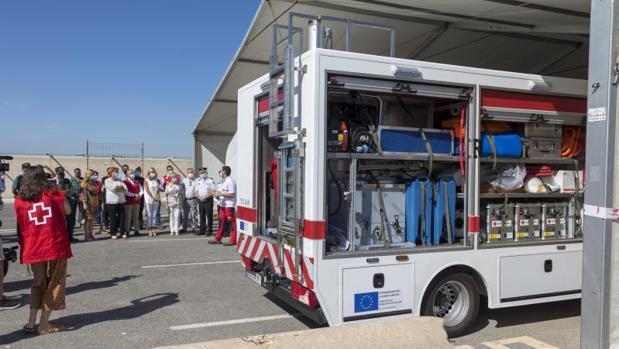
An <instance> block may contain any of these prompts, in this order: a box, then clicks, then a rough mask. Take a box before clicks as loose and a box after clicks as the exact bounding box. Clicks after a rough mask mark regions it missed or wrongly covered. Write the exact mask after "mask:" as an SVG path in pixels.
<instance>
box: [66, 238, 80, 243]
mask: <svg viewBox="0 0 619 349" xmlns="http://www.w3.org/2000/svg"><path fill="white" fill-rule="evenodd" d="M69 242H70V243H72V244H74V243H76V242H80V241H79V240H78V239H76V238H70V239H69Z"/></svg>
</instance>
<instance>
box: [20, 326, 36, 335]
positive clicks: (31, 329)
mask: <svg viewBox="0 0 619 349" xmlns="http://www.w3.org/2000/svg"><path fill="white" fill-rule="evenodd" d="M22 330H23V331H24V332H25V333H27V334H35V333H37V327H36V325H35V326H32V327H30V326H28V324H25V325H24V327H22Z"/></svg>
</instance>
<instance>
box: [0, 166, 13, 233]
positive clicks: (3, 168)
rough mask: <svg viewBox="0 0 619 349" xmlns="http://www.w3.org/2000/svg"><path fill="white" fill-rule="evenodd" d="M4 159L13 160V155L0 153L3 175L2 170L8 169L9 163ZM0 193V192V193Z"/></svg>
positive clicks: (0, 169)
mask: <svg viewBox="0 0 619 349" xmlns="http://www.w3.org/2000/svg"><path fill="white" fill-rule="evenodd" d="M6 160H13V157H12V156H10V155H0V175H3V174H4V172H8V171H9V164H8V163H7V162H6ZM1 194H2V193H0V195H1ZM0 206H2V197H1V196H0ZM0 227H2V221H0Z"/></svg>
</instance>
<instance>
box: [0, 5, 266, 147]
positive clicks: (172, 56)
mask: <svg viewBox="0 0 619 349" xmlns="http://www.w3.org/2000/svg"><path fill="white" fill-rule="evenodd" d="M259 2H260V1H259V0H226V1H211V0H54V1H49V0H37V1H35V0H0V154H45V153H52V154H63V155H73V154H83V153H85V147H86V146H85V144H86V140H87V139H89V140H90V141H92V142H106V143H108V142H109V143H141V142H144V143H145V153H146V156H177V157H190V156H191V153H192V144H193V142H192V136H191V131H192V130H193V126H194V125H195V123H196V122H197V120H198V118H199V116H200V115H201V113H202V111H203V109H204V106H205V105H206V102H207V101H208V99H209V98H210V97H211V95H212V93H213V90H214V89H215V87H216V86H217V83H219V80H220V79H221V77H222V75H223V73H224V71H225V69H226V68H227V66H228V64H229V63H230V61H231V59H232V57H233V56H234V53H235V52H236V50H237V48H238V46H239V44H240V42H241V40H242V38H243V36H244V35H245V32H246V31H247V28H248V27H249V24H250V22H251V19H252V17H253V15H254V13H255V11H256V9H257V7H258V5H259Z"/></svg>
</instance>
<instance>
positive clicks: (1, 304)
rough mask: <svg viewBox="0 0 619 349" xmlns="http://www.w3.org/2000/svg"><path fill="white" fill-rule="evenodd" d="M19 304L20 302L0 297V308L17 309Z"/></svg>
mask: <svg viewBox="0 0 619 349" xmlns="http://www.w3.org/2000/svg"><path fill="white" fill-rule="evenodd" d="M20 305H21V302H16V301H13V300H10V299H8V298H6V297H5V298H2V299H0V310H11V309H17V308H19V306H20Z"/></svg>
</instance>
